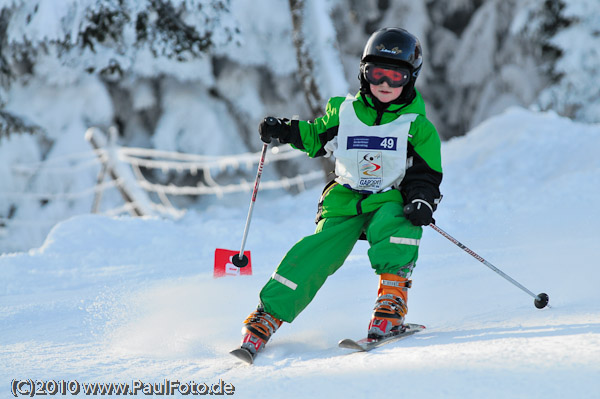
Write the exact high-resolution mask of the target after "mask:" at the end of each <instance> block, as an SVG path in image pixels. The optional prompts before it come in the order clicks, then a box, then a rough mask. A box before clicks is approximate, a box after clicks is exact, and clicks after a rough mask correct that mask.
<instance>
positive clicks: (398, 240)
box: [390, 237, 421, 247]
mask: <svg viewBox="0 0 600 399" xmlns="http://www.w3.org/2000/svg"><path fill="white" fill-rule="evenodd" d="M390 242H391V243H392V244H404V245H414V246H417V247H418V246H419V244H420V243H421V240H417V239H415V238H405V237H390Z"/></svg>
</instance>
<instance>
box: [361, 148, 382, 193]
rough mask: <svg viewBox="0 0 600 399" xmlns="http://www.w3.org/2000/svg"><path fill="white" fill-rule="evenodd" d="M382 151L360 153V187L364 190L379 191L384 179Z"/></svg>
mask: <svg viewBox="0 0 600 399" xmlns="http://www.w3.org/2000/svg"><path fill="white" fill-rule="evenodd" d="M382 166H383V165H382V154H381V151H359V152H358V174H359V181H358V186H359V188H362V189H370V190H373V189H379V188H381V181H382V177H383V167H382Z"/></svg>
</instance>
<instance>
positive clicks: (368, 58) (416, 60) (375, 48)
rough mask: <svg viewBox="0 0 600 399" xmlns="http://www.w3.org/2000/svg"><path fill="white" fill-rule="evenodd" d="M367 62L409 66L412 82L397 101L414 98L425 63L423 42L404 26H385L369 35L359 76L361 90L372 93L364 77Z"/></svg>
mask: <svg viewBox="0 0 600 399" xmlns="http://www.w3.org/2000/svg"><path fill="white" fill-rule="evenodd" d="M367 62H373V63H376V64H382V65H390V66H404V67H408V68H409V69H410V72H411V79H410V82H409V83H408V84H407V85H406V86H405V88H406V89H405V90H404V91H403V92H402V95H401V96H400V98H399V99H398V100H397V101H395V102H401V103H403V102H406V101H407V100H412V97H413V91H414V86H415V82H416V80H417V77H418V76H419V73H420V72H421V66H422V65H423V52H422V49H421V43H420V42H419V39H417V37H416V36H414V35H413V34H411V33H409V32H408V31H407V30H405V29H402V28H383V29H380V30H378V31H376V32H374V33H373V34H372V35H371V37H369V40H368V41H367V44H366V45H365V48H364V50H363V54H362V57H361V59H360V73H359V76H358V78H359V80H360V83H361V84H360V87H361V92H363V93H366V94H371V90H370V89H369V83H368V82H367V81H366V79H365V77H364V67H365V64H366V63H367Z"/></svg>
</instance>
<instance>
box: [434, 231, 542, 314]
mask: <svg viewBox="0 0 600 399" xmlns="http://www.w3.org/2000/svg"><path fill="white" fill-rule="evenodd" d="M429 226H430V227H431V228H433V229H434V230H435V231H437V232H438V233H440V234H441V235H443V236H444V237H446V238H447V239H448V240H450V241H451V242H452V243H454V244H455V245H456V246H458V247H459V248H461V249H462V250H464V251H465V252H466V253H468V254H469V255H471V256H472V257H474V258H475V259H477V260H478V261H480V262H481V263H483V264H484V265H486V266H487V267H489V268H490V269H492V270H493V271H495V272H496V273H498V274H499V275H500V276H502V277H504V278H505V279H506V280H508V281H509V282H510V283H512V284H513V285H515V286H516V287H518V288H520V289H521V290H523V291H524V292H526V293H527V294H529V295H530V296H532V297H533V298H534V299H535V300H534V301H533V304H534V305H535V307H536V308H538V309H543V308H545V307H546V306H548V307H550V306H549V305H548V301H549V300H550V298H549V297H548V294H546V293H544V292H542V293H540V294H538V295H535V294H534V293H533V292H531V291H530V290H528V289H527V288H525V287H524V286H523V285H521V284H520V283H519V282H518V281H516V280H515V279H513V278H512V277H510V276H509V275H507V274H506V273H504V272H503V271H502V270H500V269H498V268H497V267H496V266H494V265H492V264H491V263H490V262H488V261H487V260H485V259H484V258H482V257H481V256H479V255H478V254H477V253H475V252H474V251H473V250H471V249H470V248H468V247H467V246H465V245H464V244H463V243H461V242H460V241H458V240H457V239H456V238H454V237H452V236H451V235H450V234H448V233H446V232H445V231H444V230H442V229H440V228H439V227H438V226H436V225H435V224H434V223H430V224H429Z"/></svg>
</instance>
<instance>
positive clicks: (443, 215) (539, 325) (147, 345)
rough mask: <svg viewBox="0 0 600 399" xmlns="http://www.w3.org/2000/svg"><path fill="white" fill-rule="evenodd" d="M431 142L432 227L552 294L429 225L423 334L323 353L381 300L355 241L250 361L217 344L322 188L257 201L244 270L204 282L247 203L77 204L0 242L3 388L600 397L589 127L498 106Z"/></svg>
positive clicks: (412, 305) (6, 393)
mask: <svg viewBox="0 0 600 399" xmlns="http://www.w3.org/2000/svg"><path fill="white" fill-rule="evenodd" d="M442 151H443V158H444V173H445V175H444V182H443V184H442V192H443V194H444V200H443V201H442V204H441V205H440V207H439V210H438V211H437V212H436V214H435V217H436V220H437V224H438V225H439V226H440V227H441V228H443V229H444V230H446V231H447V232H449V233H450V234H451V235H453V236H455V237H456V238H457V239H458V240H459V241H461V242H463V243H464V244H465V245H467V246H468V247H470V248H471V249H473V250H474V251H475V252H477V253H479V254H480V255H481V256H483V257H484V258H486V259H487V260H488V261H490V262H491V263H493V264H494V265H495V266H497V267H498V268H500V269H502V270H503V271H504V272H505V273H507V274H508V275H510V276H511V277H513V278H514V279H516V280H517V281H519V282H520V283H522V284H523V285H524V286H526V287H527V288H528V289H530V290H531V291H533V292H535V293H540V292H546V293H548V294H549V296H550V306H551V308H545V309H542V310H538V309H536V308H535V307H534V306H533V299H532V298H531V297H530V296H528V295H527V294H525V293H524V292H522V291H521V290H519V289H517V288H516V287H514V286H513V285H511V284H509V283H508V282H507V281H505V280H504V279H502V278H501V277H500V276H499V275H497V274H496V273H494V272H492V271H491V270H489V269H488V268H486V267H485V266H484V265H483V264H481V263H479V262H477V261H476V260H475V259H474V258H472V257H471V256H469V255H468V254H466V253H465V252H463V251H462V250H461V249H459V248H458V247H457V246H455V245H454V244H452V243H451V242H449V241H448V240H446V239H445V238H443V237H442V236H440V235H439V234H437V233H436V232H435V231H433V230H432V229H430V228H426V230H425V234H424V237H423V240H422V246H421V252H420V260H419V262H418V265H417V268H416V269H415V272H414V274H413V281H414V284H413V288H412V289H411V290H410V293H409V314H408V318H407V320H408V321H410V322H417V323H422V324H425V325H426V326H427V329H426V330H425V331H424V332H422V333H419V334H417V335H415V336H412V337H410V338H408V339H406V340H404V341H400V342H397V343H394V344H390V345H386V346H384V347H381V348H379V349H376V350H374V351H372V352H369V353H350V352H349V351H348V350H344V349H340V348H338V347H337V342H338V341H339V340H340V339H342V338H347V337H351V338H361V337H362V336H364V334H365V332H366V327H367V324H368V320H369V317H370V314H371V309H372V305H373V302H374V300H375V296H376V286H377V277H376V276H375V275H374V273H373V271H372V270H371V268H370V266H369V262H368V258H367V255H366V249H367V244H366V243H364V242H359V243H358V244H357V245H356V247H355V249H354V251H353V252H352V254H351V255H350V257H349V258H348V260H347V262H346V264H345V265H344V266H343V267H342V268H341V269H340V270H339V272H338V273H337V274H335V275H334V276H332V277H331V278H330V279H329V281H328V282H327V283H326V284H325V286H324V287H323V289H322V290H321V291H320V292H319V294H318V295H317V297H316V299H315V300H314V301H313V303H311V304H310V305H309V306H308V308H307V309H306V310H305V311H304V312H303V313H302V314H301V315H300V316H299V317H298V319H297V320H296V321H294V323H292V324H284V325H283V326H282V328H281V329H280V330H279V331H278V332H277V333H276V334H275V335H274V337H273V338H272V340H271V341H270V342H269V343H268V345H267V347H266V348H265V350H264V352H263V353H261V354H260V356H259V357H257V359H256V361H255V364H254V365H253V366H248V365H245V364H242V363H240V362H239V361H238V360H237V359H235V358H234V357H232V356H230V355H229V354H228V352H229V351H230V350H231V349H233V348H234V347H236V346H237V345H238V343H239V339H240V328H241V323H242V321H243V319H244V318H245V316H246V315H247V314H248V313H249V312H251V311H252V310H253V309H254V307H255V306H256V304H257V300H258V296H257V295H258V292H259V290H260V288H261V287H262V285H263V284H264V283H265V282H266V281H267V279H268V278H269V276H270V275H271V273H272V272H273V270H274V268H275V267H276V265H277V263H278V262H279V260H280V259H281V258H282V256H283V255H284V254H285V252H286V251H287V250H288V249H289V247H290V246H291V245H293V243H294V242H295V241H297V240H298V239H300V238H301V237H303V236H304V235H307V234H311V233H312V231H313V230H314V227H315V226H314V224H313V219H314V214H315V211H316V204H317V201H318V197H319V195H320V188H314V189H311V190H308V191H305V192H303V193H301V194H299V195H296V196H291V195H289V194H285V193H281V192H280V193H274V192H267V191H263V192H261V193H260V194H259V195H258V199H257V201H256V206H255V209H254V215H253V219H252V225H251V228H250V233H249V237H248V242H247V246H246V249H248V250H250V251H251V254H252V266H253V275H252V276H227V277H224V278H219V279H215V278H213V264H214V262H213V257H214V252H215V249H216V248H226V249H232V250H237V249H239V244H240V241H241V237H242V232H243V227H244V222H245V218H246V213H247V210H248V208H247V203H245V204H243V205H239V206H238V207H229V208H226V207H224V206H217V205H215V206H212V207H211V208H210V209H205V210H204V211H201V212H200V211H198V212H189V213H188V214H187V215H186V216H185V217H183V218H182V219H180V220H178V221H173V220H163V219H159V218H143V219H141V218H137V219H136V218H130V217H116V218H111V217H107V216H98V215H87V216H77V217H74V218H71V219H69V220H67V221H64V222H62V223H60V224H58V225H56V226H55V227H54V228H53V229H52V231H51V232H50V234H49V235H48V237H47V238H46V240H45V242H44V244H43V245H42V246H41V247H39V248H37V249H33V250H30V251H29V252H21V253H10V254H4V255H2V256H0V277H1V278H0V281H1V283H0V284H1V286H0V295H1V298H2V299H1V301H0V336H1V337H2V340H1V341H0V392H1V393H0V396H2V397H10V396H12V394H11V389H12V388H13V387H14V384H13V383H12V381H13V380H25V379H32V380H33V381H36V380H40V381H57V382H58V381H61V380H64V381H75V380H76V381H78V382H79V383H93V382H116V383H129V384H131V385H133V384H134V383H135V382H139V381H142V382H144V383H160V382H164V381H165V380H169V381H180V382H181V383H184V382H189V381H194V382H195V383H198V384H202V383H206V384H208V385H211V386H212V384H218V383H219V381H223V383H227V384H231V386H229V388H232V387H234V391H232V390H229V391H228V392H229V393H233V396H234V397H238V398H258V397H262V398H282V397H285V398H290V399H294V398H303V399H304V398H308V397H314V398H321V397H323V398H325V397H327V398H330V397H333V398H337V397H340V398H342V397H343V398H368V397H384V398H385V397H415V396H418V397H423V398H461V399H464V398H565V397H567V398H597V397H598V395H599V394H598V393H599V392H600V378H599V377H600V306H599V305H598V303H599V301H598V300H599V299H600V294H599V291H598V282H599V281H600V269H599V268H598V255H599V251H598V244H597V243H598V241H599V239H600V233H599V230H598V228H597V225H598V224H599V223H600V212H598V209H597V205H598V201H597V199H598V196H599V195H600V158H598V154H599V153H600V125H585V124H580V123H575V122H573V121H571V120H569V119H565V118H562V117H559V116H557V115H555V114H552V113H536V112H532V111H528V110H525V109H522V108H511V109H509V110H507V111H506V112H504V113H503V114H501V115H499V116H496V117H494V118H492V119H489V120H487V121H486V122H484V123H483V124H481V125H479V126H478V127H477V128H475V129H474V130H473V131H471V132H470V133H469V134H467V135H466V136H464V137H460V138H455V139H453V140H451V141H449V142H445V143H444V144H443V149H442ZM315 162H317V161H315ZM248 199H249V198H248ZM21 387H22V388H23V387H24V385H23V386H21ZM80 395H82V396H84V394H83V392H81V393H80ZM139 395H140V396H143V394H142V393H141V392H139ZM71 396H72V395H71ZM156 396H157V397H158V395H156ZM147 397H148V396H147Z"/></svg>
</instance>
